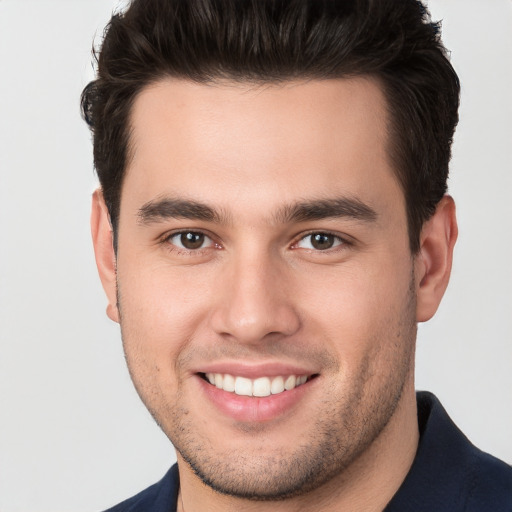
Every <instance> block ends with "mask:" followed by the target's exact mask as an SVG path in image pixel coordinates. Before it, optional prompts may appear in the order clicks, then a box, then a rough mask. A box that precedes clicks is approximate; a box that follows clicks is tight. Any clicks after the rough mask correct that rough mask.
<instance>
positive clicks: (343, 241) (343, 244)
mask: <svg viewBox="0 0 512 512" xmlns="http://www.w3.org/2000/svg"><path fill="white" fill-rule="evenodd" d="M313 235H325V236H329V237H333V238H334V239H335V243H336V245H334V246H333V247H329V248H328V249H323V250H322V249H314V248H313V249H309V248H306V249H304V250H306V251H309V252H311V253H316V254H319V253H325V254H332V253H333V252H337V251H341V250H345V249H347V248H349V247H351V246H353V245H354V243H353V242H351V241H350V240H348V239H347V238H345V237H343V236H340V235H339V234H336V233H333V232H331V231H318V230H314V231H310V232H309V233H306V234H302V235H301V236H300V238H298V239H297V241H296V242H294V243H293V244H292V249H300V247H297V246H298V244H299V243H300V242H302V241H303V240H306V239H307V238H308V237H312V236H313Z"/></svg>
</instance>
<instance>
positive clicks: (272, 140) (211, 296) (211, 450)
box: [82, 0, 512, 512]
mask: <svg viewBox="0 0 512 512" xmlns="http://www.w3.org/2000/svg"><path fill="white" fill-rule="evenodd" d="M458 94H459V83H458V79H457V76H456V75H455V73H454V71H453V69H452V67H451V65H450V64H449V62H448V60H447V58H446V54H445V50H444V48H443V46H442V44H441V42H440V38H439V29H438V26H437V25H436V24H434V23H431V22H430V20H429V18H428V15H427V12H426V10H425V8H424V6H423V5H422V4H421V3H419V2H417V1H413V0H407V1H401V2H387V1H384V0H382V1H362V0H361V1H342V0H339V1H337V2H335V1H321V0H315V1H306V0H302V1H292V0H289V1H275V0H274V1H271V0H268V1H266V0H259V1H256V0H255V1H253V2H248V1H242V0H233V1H230V2H228V1H214V0H188V1H187V2H182V1H179V0H175V1H172V0H151V1H148V0H146V1H144V2H143V1H141V0H134V1H133V2H132V3H131V5H130V6H129V8H128V9H127V11H126V12H125V13H124V14H118V15H115V16H113V18H112V20H111V22H110V25H109V27H108V30H107V32H106V35H105V40H104V42H103V46H102V49H101V52H100V53H99V60H98V77H97V80H95V81H94V82H92V83H91V84H89V86H88V87H87V88H86V90H85V91H84V94H83V99H82V104H83V110H84V115H85V118H86V120H87V121H88V122H89V124H90V125H91V127H92V129H93V133H94V156H95V165H96V168H97V171H98V175H99V178H100V183H101V190H98V191H97V192H96V193H95V194H94V198H93V211H92V231H93V239H94V245H95V251H96V260H97V264H98V269H99V273H100V277H101V279H102V283H103V286H104V288H105V291H106V294H107V297H108V307H107V313H108V315H109V317H110V318H111V319H113V320H114V321H116V322H119V323H120V325H121V331H122V338H123V346H124V350H125V354H126V359H127V362H128V367H129V370H130V374H131V376H132V379H133V382H134V384H135V387H136V389H137V391H138V393H139V395H140V397H141V399H142V400H143V402H144V403H145V405H146V406H147V407H148V409H149V411H150V412H151V414H152V415H153V417H154V418H155V420H156V421H157V422H158V424H159V425H160V426H161V428H162V429H163V431H164V432H165V433H166V435H167V436H168V437H169V439H170V440H171V441H172V443H173V444H174V446H175V448H176V451H177V459H178V465H177V466H175V467H173V468H171V469H170V471H169V472H168V474H167V475H166V476H165V477H164V478H163V479H162V481H161V482H159V483H158V484H156V485H155V486H152V487H150V488H149V489H147V490H146V491H143V492H142V493H140V494H139V495H137V496H135V497H134V498H132V499H129V500H128V501H126V502H124V503H122V504H120V505H118V506H117V507H114V509H112V510H134V511H135V510H141V511H142V510H144V511H164V510H165V511H168V510H178V511H187V512H194V511H198V510H255V511H259V510H279V511H298V510H323V511H331V510H353V511H355V510H357V511H359V510H361V511H380V510H384V509H385V510H387V511H399V510H400V511H401V510H414V511H422V510H425V511H427V510H429V511H431V510H441V511H442V510H450V511H453V510H482V511H483V510H512V504H511V496H510V493H511V487H512V470H511V468H510V467H508V466H507V465H506V464H504V463H502V462H500V461H498V460H497V459H494V458H493V457H491V456H489V455H486V454H484V453H482V452H480V451H479V450H477V449H476V448H474V447H473V446H472V445H471V444H470V443H469V442H468V441H467V440H466V439H465V437H464V436H463V434H462V433H461V432H460V431H459V430H458V429H457V428H456V427H455V425H453V423H451V421H450V419H449V418H448V416H447V415H446V413H445V412H444V410H443V409H442V406H441V405H440V403H439V402H438V401H437V399H436V398H435V397H434V396H433V395H429V394H419V395H418V396H417V397H416V394H415V391H414V351H415V339H416V326H417V322H423V321H426V320H428V319H430V318H431V317H432V316H433V315H434V313H435V311H436V309H437V307H438V305H439V303H440V301H441V298H442V296H443V293H444V291H445V289H446V286H447V284H448V280H449V275H450V270H451V261H452V253H453V247H454V244H455V240H456V237H457V224H456V219H455V207H454V203H453V200H452V199H451V197H449V196H447V195H445V193H446V180H447V175H448V162H449V158H450V145H451V140H452V136H453V131H454V129H455V125H456V123H457V108H458Z"/></svg>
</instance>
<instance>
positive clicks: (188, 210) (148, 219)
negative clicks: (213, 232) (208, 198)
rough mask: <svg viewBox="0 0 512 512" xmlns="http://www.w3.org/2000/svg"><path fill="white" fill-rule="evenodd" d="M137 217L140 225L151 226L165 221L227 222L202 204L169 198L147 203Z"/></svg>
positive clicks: (225, 217)
mask: <svg viewBox="0 0 512 512" xmlns="http://www.w3.org/2000/svg"><path fill="white" fill-rule="evenodd" d="M137 217H138V220H139V223H140V224H153V223H157V222H161V221H165V220H166V219H190V220H203V221H208V222H215V223H218V224H220V223H222V222H226V221H227V215H224V214H222V213H220V212H218V211H216V210H215V209H213V208H212V207H210V206H208V205H206V204H204V203H200V202H198V201H192V200H188V199H177V198H171V197H166V198H162V199H157V200H152V201H148V202H147V203H145V204H144V205H143V206H142V207H141V208H140V209H139V211H138V213H137Z"/></svg>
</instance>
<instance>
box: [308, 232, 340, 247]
mask: <svg viewBox="0 0 512 512" xmlns="http://www.w3.org/2000/svg"><path fill="white" fill-rule="evenodd" d="M334 241H335V240H334V236H333V235H327V234H325V233H315V234H314V235H311V245H312V246H313V247H314V248H315V249H319V250H323V249H330V248H331V247H332V246H333V245H334Z"/></svg>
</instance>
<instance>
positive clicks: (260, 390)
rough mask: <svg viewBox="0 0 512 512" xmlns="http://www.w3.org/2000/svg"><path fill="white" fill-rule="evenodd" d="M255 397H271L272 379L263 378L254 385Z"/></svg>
mask: <svg viewBox="0 0 512 512" xmlns="http://www.w3.org/2000/svg"><path fill="white" fill-rule="evenodd" d="M252 394H253V396H269V395H270V379H269V378H268V377H261V378H259V379H256V380H255V381H254V382H253V383H252Z"/></svg>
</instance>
